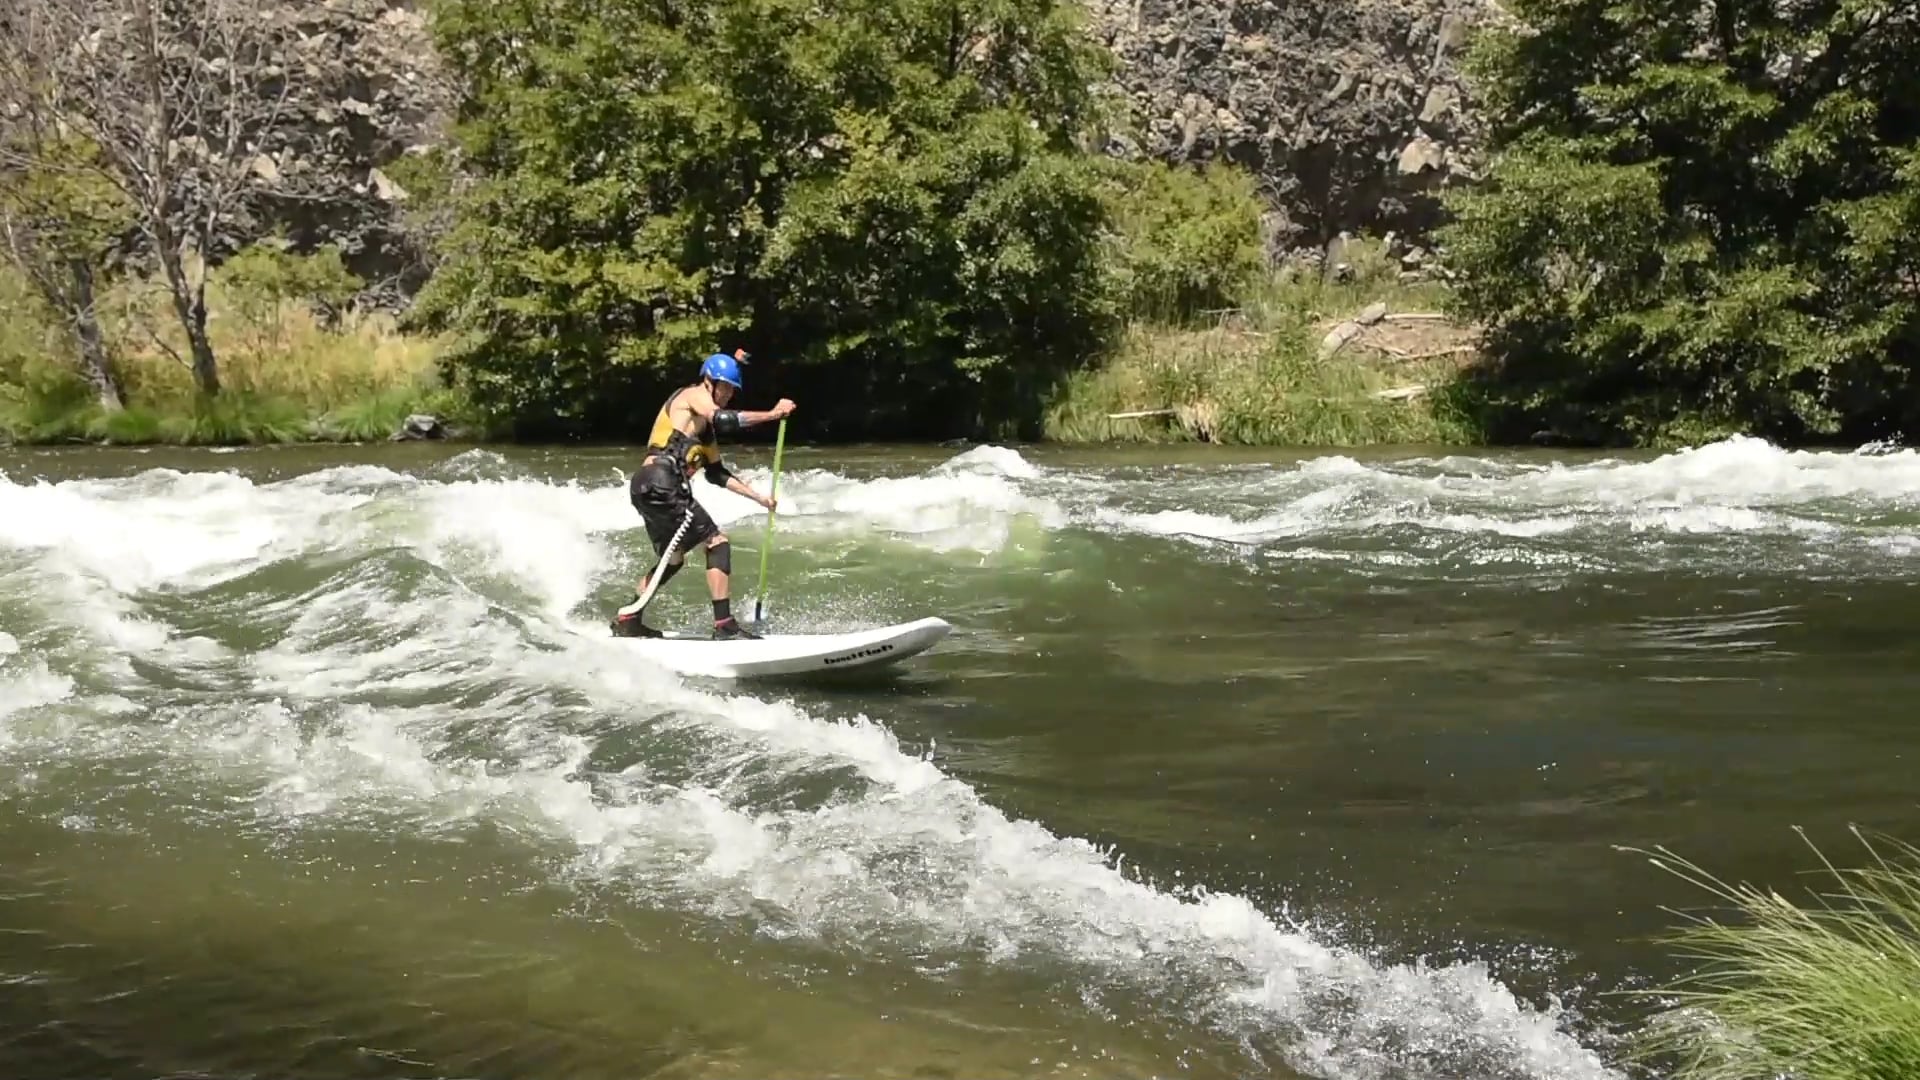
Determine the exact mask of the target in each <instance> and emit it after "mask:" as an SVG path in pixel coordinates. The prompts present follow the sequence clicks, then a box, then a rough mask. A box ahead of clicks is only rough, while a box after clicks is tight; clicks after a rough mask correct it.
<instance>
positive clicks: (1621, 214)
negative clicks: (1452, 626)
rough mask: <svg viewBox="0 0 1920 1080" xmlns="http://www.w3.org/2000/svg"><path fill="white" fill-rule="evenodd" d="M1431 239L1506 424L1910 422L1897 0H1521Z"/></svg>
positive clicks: (1908, 196) (1908, 36)
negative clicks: (1482, 143)
mask: <svg viewBox="0 0 1920 1080" xmlns="http://www.w3.org/2000/svg"><path fill="white" fill-rule="evenodd" d="M1508 8H1509V9H1510V12H1511V15H1512V17H1513V20H1514V23H1515V25H1507V26H1500V27H1490V28H1489V29H1488V30H1486V31H1485V32H1484V38H1483V40H1482V41H1481V42H1480V43H1479V46H1478V48H1477V51H1476V62H1475V67H1476V72H1475V74H1476V76H1477V78H1478V79H1479V81H1480V83H1481V89H1482V93H1483V95H1484V97H1485V101H1486V103H1487V108H1488V109H1489V111H1490V114H1491V118H1492V121H1493V126H1494V147H1495V150H1496V151H1497V153H1496V156H1495V159H1494V162H1493V165H1492V167H1491V169H1490V172H1489V175H1488V177H1487V181H1486V183H1485V184H1484V185H1482V186H1481V187H1479V188H1478V189H1476V190H1472V191H1468V192H1465V193H1462V194H1459V195H1456V196H1454V197H1453V198H1452V200H1451V205H1452V208H1453V210H1454V211H1455V213H1456V214H1457V218H1456V220H1455V222H1454V223H1453V224H1452V225H1451V226H1450V227H1449V228H1448V229H1447V230H1445V233H1446V235H1445V237H1444V239H1445V241H1446V243H1447V244H1448V245H1449V247H1450V249H1451V250H1450V256H1449V257H1450V260H1451V262H1452V265H1453V267H1454V268H1455V270H1457V271H1458V272H1459V274H1460V275H1461V280H1460V282H1459V289H1458V291H1457V297H1456V303H1457V306H1458V308H1459V310H1460V312H1461V313H1462V314H1464V315H1466V316H1468V317H1470V318H1473V319H1476V320H1479V321H1480V322H1482V323H1483V324H1484V325H1485V326H1486V327H1487V330H1488V346H1489V351H1490V353H1491V355H1492V357H1493V358H1494V359H1493V362H1492V363H1490V364H1489V365H1488V366H1487V367H1486V369H1485V370H1483V371H1482V372H1480V373H1479V375H1478V378H1477V379H1476V380H1475V382H1474V383H1473V384H1472V385H1471V386H1470V387H1469V391H1468V393H1469V398H1470V400H1471V399H1477V402H1476V403H1477V405H1478V406H1479V407H1481V408H1483V409H1484V414H1483V418H1484V420H1485V421H1486V423H1487V425H1488V427H1489V429H1490V433H1491V434H1493V435H1494V436H1495V437H1496V438H1525V437H1529V436H1531V435H1535V434H1537V433H1540V432H1545V433H1548V434H1551V435H1553V436H1556V437H1558V438H1562V439H1571V440H1578V441H1592V442H1607V443H1617V442H1643V443H1662V442H1669V441H1673V440H1679V439H1698V438H1707V437H1714V436H1719V435H1725V434H1730V433H1735V432H1746V433H1752V434H1758V435H1762V436H1765V437H1769V438H1773V439H1777V440H1780V441H1786V442H1800V441H1813V440H1829V439H1847V440H1861V439H1867V438H1876V437H1884V436H1889V435H1897V434H1900V433H1903V432H1905V433H1911V432H1914V431H1916V430H1920V402H1917V400H1916V393H1920V385H1917V384H1916V377H1917V376H1920V246H1916V245H1915V244H1914V242H1913V238H1914V237H1915V236H1916V235H1920V234H1917V233H1916V230H1917V229H1920V64H1916V63H1915V59H1916V57H1920V15H1916V12H1915V8H1914V6H1913V5H1912V3H1911V2H1910V0H1709V2H1706V3H1701V2H1699V0H1689V2H1687V3H1676V2H1673V0H1516V2H1514V3H1510V4H1509V5H1508Z"/></svg>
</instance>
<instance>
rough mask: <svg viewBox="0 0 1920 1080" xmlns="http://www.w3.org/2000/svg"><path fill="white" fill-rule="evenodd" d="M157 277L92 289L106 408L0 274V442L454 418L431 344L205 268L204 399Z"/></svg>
mask: <svg viewBox="0 0 1920 1080" xmlns="http://www.w3.org/2000/svg"><path fill="white" fill-rule="evenodd" d="M167 305H168V300H167V297H166V295H165V293H164V291H163V289H162V288H161V287H160V286H159V285H158V284H157V283H155V282H150V281H131V282H120V283H117V284H116V285H115V286H114V287H113V288H112V289H110V290H106V291H104V293H103V295H102V297H101V302H100V307H101V310H100V321H101V324H102V328H103V330H104V332H105V333H106V335H107V338H108V345H109V350H110V352H111V354H112V356H113V359H114V366H115V371H116V373H117V375H118V376H119V379H120V383H121V387H122V389H123V391H124V394H125V397H126V400H127V403H128V407H127V409H126V410H124V411H122V412H118V413H112V414H109V413H107V412H105V411H104V410H102V409H101V408H100V406H99V404H98V403H97V402H96V401H95V400H94V399H93V396H92V394H91V393H90V392H89V390H88V387H87V386H86V384H85V383H84V382H83V381H82V380H81V379H80V377H79V375H78V374H77V368H76V367H75V365H74V363H73V356H72V343H71V342H70V341H69V340H68V339H67V337H66V336H65V334H64V333H63V332H62V331H61V329H60V327H59V325H58V323H57V322H56V321H55V320H54V318H53V316H52V314H51V313H50V312H48V311H47V310H46V309H45V307H44V305H41V304H40V303H39V302H38V298H37V297H36V296H34V295H32V294H31V292H30V290H28V289H26V288H25V287H24V286H23V284H22V283H21V281H20V280H19V278H18V277H17V276H15V275H13V274H10V273H5V272H0V307H4V309H6V310H7V311H8V312H9V313H10V315H11V316H12V317H10V318H8V319H7V320H4V325H0V437H6V438H9V439H12V440H14V441H19V442H72V441H84V442H114V443H188V444H216V445H218V444H240V443H261V442H298V441H310V440H320V441H367V440H374V439H384V438H386V437H387V436H388V435H390V434H392V433H393V432H394V431H395V430H396V429H398V427H399V426H400V424H401V423H402V421H403V420H404V419H405V417H406V416H407V415H408V414H409V413H413V412H431V413H435V414H437V415H439V416H441V417H442V418H443V419H444V418H461V417H463V416H464V415H465V411H466V410H465V409H464V406H463V404H462V402H461V401H460V400H459V398H458V396H457V395H455V394H452V393H450V392H448V391H447V390H446V389H444V388H443V387H442V386H441V385H440V383H439V381H438V379H437V376H436V373H435V362H436V360H437V358H438V355H439V348H440V343H439V342H437V341H435V340H432V339H428V338H422V337H418V336H412V335H408V334H404V333H402V332H401V331H400V330H399V329H398V328H397V327H396V325H395V320H394V319H393V318H392V317H391V316H389V315H386V314H384V313H359V312H351V311H350V312H346V313H343V314H341V315H340V316H339V318H338V319H337V321H335V322H334V323H333V324H331V325H328V324H326V323H324V322H323V320H322V319H321V318H319V317H318V316H316V314H315V313H314V310H313V308H312V307H311V306H310V305H308V304H304V303H298V302H283V301H279V300H275V301H272V302H263V301H261V299H260V298H259V297H258V296H248V295H246V294H245V292H244V290H243V289H241V288H239V287H237V286H235V285H233V284H231V283H229V282H226V281H223V280H222V279H221V278H220V277H219V276H218V275H216V276H215V279H214V282H213V284H212V286H211V287H210V288H209V290H208V333H209V336H210V337H211V338H212V341H213V345H214V349H215V353H216V356H217V357H218V360H219V366H220V378H221V384H222V390H221V393H220V394H219V395H218V396H216V397H214V398H212V399H207V398H205V397H204V396H203V395H201V394H199V393H198V392H197V390H196V388H195V386H194V383H193V379H192V375H191V372H190V371H189V369H188V368H187V366H186V365H185V363H183V362H182V360H181V359H180V358H181V357H184V356H186V355H188V350H187V344H186V340H185V334H184V332H183V331H182V330H181V328H180V327H179V325H178V323H177V322H176V321H175V319H174V318H173V315H172V312H171V310H170V309H169V308H168V306H167Z"/></svg>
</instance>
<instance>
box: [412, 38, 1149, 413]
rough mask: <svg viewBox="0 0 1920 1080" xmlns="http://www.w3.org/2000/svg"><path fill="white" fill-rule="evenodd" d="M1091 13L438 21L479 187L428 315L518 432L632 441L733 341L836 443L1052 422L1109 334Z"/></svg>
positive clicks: (424, 307) (462, 214)
mask: <svg viewBox="0 0 1920 1080" xmlns="http://www.w3.org/2000/svg"><path fill="white" fill-rule="evenodd" d="M1078 16H1079V12H1078V7H1077V5H1076V4H1074V3H1072V2H1070V0H1058V2H1056V0H825V2H824V3H820V2H807V3H801V2H799V0H645V2H639V0H508V2H504V3H503V2H498V0H486V2H481V0H440V3H439V4H438V6H437V7H436V9H435V29H436V33H437V35H438V38H439V40H440V43H441V46H442V49H443V52H444V53H445V55H446V56H447V57H448V59H449V62H450V63H451V64H452V65H453V66H454V67H455V68H456V70H457V72H458V74H459V75H460V77H461V78H462V80H463V81H464V83H465V85H466V86H467V87H468V95H469V96H468V99H467V101H466V103H465V107H464V112H463V115H462V117H461V123H460V128H459V131H460V138H461V149H462V152H463V157H464V162H465V167H466V168H468V169H470V170H471V171H472V172H473V173H474V174H475V181H474V182H473V183H472V184H470V185H469V186H467V187H466V188H465V190H464V192H463V194H462V195H460V196H459V207H460V209H459V214H458V222H457V224H456V225H455V226H454V227H453V229H452V230H451V231H450V232H449V233H448V235H447V237H446V238H445V240H444V242H443V250H442V253H441V254H442V260H441V262H440V264H439V266H438V268H437V270H436V273H435V276H434V279H433V280H432V281H431V282H430V283H429V285H428V287H427V288H426V290H425V291H424V292H423V294H422V295H421V296H420V298H419V300H418V302H417V304H416V308H415V315H416V317H417V319H418V320H419V322H420V323H421V324H423V325H428V326H433V327H436V328H450V329H453V330H456V331H458V332H459V335H460V337H461V339H462V340H463V342H464V344H463V345H462V346H461V347H459V348H457V349H456V350H455V351H454V352H453V353H452V355H451V356H450V358H449V370H450V374H452V375H453V376H454V377H455V378H456V379H457V380H458V381H459V382H460V383H462V384H463V385H464V386H465V388H466V389H467V390H468V392H469V393H470V394H471V396H472V398H473V399H474V401H475V402H476V403H477V404H478V405H480V406H481V407H482V408H484V409H486V410H487V411H489V412H491V413H493V414H494V415H495V416H496V417H498V418H502V419H507V420H510V421H512V422H513V425H514V427H515V428H516V429H517V430H519V431H521V432H523V433H527V434H557V433H562V432H571V433H605V434H612V433H619V432H631V431H633V430H634V429H635V428H637V427H638V426H640V425H644V424H645V423H647V422H649V421H650V420H651V417H652V410H653V406H654V404H655V402H654V401H653V400H652V395H653V392H654V391H655V390H657V389H658V388H659V386H660V385H661V383H662V382H663V381H664V380H667V379H683V378H687V377H689V376H690V375H691V373H692V371H693V368H694V364H695V363H696V362H697V360H698V358H699V357H700V356H702V355H704V354H705V353H707V352H710V351H713V350H715V349H722V348H724V349H731V348H733V347H735V346H742V347H745V348H747V349H748V350H749V351H750V352H752V353H753V354H755V355H756V356H757V357H767V358H770V359H772V358H777V359H774V361H773V363H772V364H771V365H769V364H766V363H759V364H755V365H754V366H753V367H752V368H751V369H750V377H751V378H752V379H757V380H760V381H759V383H758V385H761V386H765V385H766V384H767V380H768V379H770V378H776V377H777V379H778V382H779V385H780V387H781V392H783V393H788V394H790V395H791V396H794V397H796V399H798V398H800V397H801V394H802V392H806V393H807V394H808V400H806V401H805V402H804V403H803V408H804V409H806V410H807V415H808V419H809V423H810V426H814V425H817V426H816V427H815V430H816V431H820V432H823V433H825V432H830V431H833V430H857V431H859V432H861V433H865V434H880V433H894V434H906V433H913V434H918V435H925V436H931V435H938V434H950V433H961V432H968V433H971V432H975V431H980V430H983V429H986V428H989V427H994V426H995V425H996V422H998V421H1007V422H1010V423H1011V425H1012V426H1014V427H1021V426H1027V427H1031V426H1033V425H1035V424H1037V414H1038V410H1039V402H1040V400H1041V398H1042V396H1043V394H1042V391H1041V390H1040V389H1039V388H1040V387H1044V386H1045V385H1046V384H1048V383H1049V382H1051V381H1052V380H1053V379H1055V378H1057V377H1058V376H1059V375H1060V374H1062V373H1063V372H1064V371H1065V370H1066V369H1067V368H1069V367H1071V366H1073V365H1074V364H1077V363H1078V362H1079V361H1080V360H1082V359H1083V358H1084V357H1085V356H1086V355H1087V354H1088V353H1089V352H1091V351H1095V350H1097V349H1099V348H1100V347H1101V343H1102V341H1103V340H1104V338H1105V335H1106V334H1107V333H1108V332H1109V330H1110V328H1111V324H1112V322H1113V310H1112V304H1111V299H1110V293H1109V291H1108V290H1107V289H1106V287H1105V283H1104V278H1103V276H1102V273H1101V266H1102V262H1101V235H1102V228H1103V226H1104V222H1105V220H1106V210H1105V205H1104V203H1103V202H1102V200H1101V197H1100V191H1099V188H1098V176H1097V174H1096V170H1095V168H1094V164H1093V162H1092V160H1091V159H1090V158H1088V157H1087V156H1086V155H1084V154H1083V153H1081V152H1079V151H1078V150H1077V149H1076V147H1075V144H1074V139H1075V137H1076V136H1077V135H1079V134H1080V133H1082V132H1083V131H1084V130H1086V128H1087V126H1088V125H1089V124H1090V123H1091V122H1092V121H1093V120H1094V119H1095V112H1094V101H1093V98H1092V96H1091V93H1090V90H1089V88H1090V87H1091V86H1093V85H1095V84H1096V82H1097V73H1098V64H1099V59H1100V56H1101V53H1100V51H1099V50H1098V48H1097V47H1096V46H1095V45H1093V43H1092V42H1091V41H1090V40H1089V39H1088V38H1087V37H1086V36H1085V34H1084V32H1083V31H1082V29H1081V27H1080V26H1079V23H1078V21H1077V18H1078ZM642 394H643V395H644V397H641V398H639V399H636V395H642Z"/></svg>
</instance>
